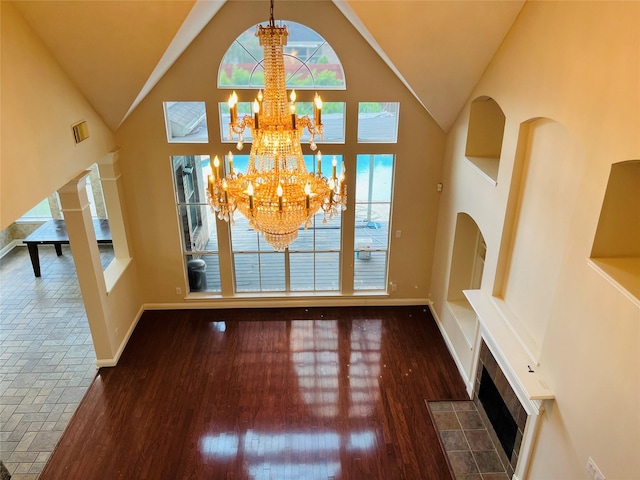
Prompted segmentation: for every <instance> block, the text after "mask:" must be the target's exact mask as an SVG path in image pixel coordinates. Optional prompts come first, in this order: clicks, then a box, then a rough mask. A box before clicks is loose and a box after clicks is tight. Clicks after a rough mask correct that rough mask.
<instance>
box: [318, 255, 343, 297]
mask: <svg viewBox="0 0 640 480" xmlns="http://www.w3.org/2000/svg"><path fill="white" fill-rule="evenodd" d="M315 271H316V290H339V289H340V253H339V252H327V253H316V259H315Z"/></svg>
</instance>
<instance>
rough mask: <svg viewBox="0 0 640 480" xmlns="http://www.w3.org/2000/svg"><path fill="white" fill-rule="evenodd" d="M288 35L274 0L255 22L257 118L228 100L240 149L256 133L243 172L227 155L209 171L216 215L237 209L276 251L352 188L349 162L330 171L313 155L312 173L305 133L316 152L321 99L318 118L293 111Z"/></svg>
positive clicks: (229, 215)
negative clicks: (223, 165) (260, 78)
mask: <svg viewBox="0 0 640 480" xmlns="http://www.w3.org/2000/svg"><path fill="white" fill-rule="evenodd" d="M288 35H289V32H288V30H287V27H286V26H284V25H283V26H281V27H278V26H276V24H275V22H274V20H273V0H271V17H270V20H269V25H268V26H266V27H263V26H262V25H258V30H257V32H256V36H257V37H258V39H259V41H260V45H261V46H262V47H263V48H264V93H263V92H262V90H261V91H260V92H258V95H257V98H256V99H255V100H254V102H253V116H251V115H245V116H243V117H242V118H240V117H239V116H238V97H237V95H236V93H235V92H233V93H232V94H231V97H230V98H229V111H230V117H231V118H230V122H229V138H230V139H234V140H235V139H237V141H238V144H237V147H238V150H240V149H242V146H243V142H244V135H243V134H244V131H245V129H246V128H249V129H250V130H251V135H252V138H253V142H252V144H251V152H250V154H249V164H248V166H247V170H246V172H245V173H244V174H243V173H238V172H236V171H234V169H233V156H232V154H231V152H229V157H228V160H229V164H228V171H227V172H226V175H222V174H221V172H220V160H219V159H218V157H215V159H214V161H213V169H212V173H211V175H210V176H209V186H208V200H209V204H210V205H211V208H212V210H213V211H214V212H215V213H216V214H217V215H218V218H219V219H221V220H225V221H231V223H232V224H233V214H234V213H235V212H236V210H239V211H240V213H241V214H242V215H244V216H245V217H246V218H247V219H248V220H249V225H250V226H251V227H252V228H253V229H254V230H256V231H257V232H262V234H263V236H264V239H265V240H266V241H267V242H268V243H269V244H270V245H271V246H273V248H274V249H276V250H278V251H282V250H285V249H286V248H287V247H289V245H291V243H292V242H294V241H295V240H296V238H298V229H299V228H300V227H301V226H304V228H305V229H306V228H307V227H308V226H310V225H311V223H312V218H313V216H314V215H315V214H316V212H318V211H319V210H320V209H322V211H323V212H324V223H327V219H329V220H331V219H332V218H333V216H334V215H336V214H337V213H338V212H339V211H340V210H344V209H345V208H346V203H347V186H346V184H345V168H344V163H343V164H342V165H341V168H340V172H338V171H337V161H336V158H335V157H334V158H333V162H332V171H331V176H330V177H329V176H324V175H323V172H322V154H321V153H320V151H318V153H317V155H316V160H317V165H318V167H317V172H316V173H315V174H314V173H310V172H308V171H307V167H306V165H305V162H304V157H303V155H302V146H301V144H300V137H301V136H302V134H303V133H304V131H305V129H306V130H307V131H308V132H309V135H310V148H311V150H316V149H317V146H316V142H315V139H316V137H318V138H320V139H322V135H323V126H322V116H321V113H322V100H321V99H320V97H319V96H318V95H317V94H316V96H315V99H314V118H313V119H311V118H309V117H308V116H302V117H300V116H298V115H296V104H295V101H296V93H295V90H292V91H291V94H290V96H289V99H287V92H286V77H285V68H284V56H283V47H284V46H285V45H286V44H287V36H288Z"/></svg>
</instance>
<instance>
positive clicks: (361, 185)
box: [354, 155, 393, 290]
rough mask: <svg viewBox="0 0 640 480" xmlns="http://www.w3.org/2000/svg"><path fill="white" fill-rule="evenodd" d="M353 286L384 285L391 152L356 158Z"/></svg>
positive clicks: (363, 288)
mask: <svg viewBox="0 0 640 480" xmlns="http://www.w3.org/2000/svg"><path fill="white" fill-rule="evenodd" d="M356 162H357V163H356V171H357V176H356V205H355V238H354V246H355V264H354V289H355V290H371V289H374V290H375V289H386V283H387V282H386V275H387V251H388V248H389V219H390V217H391V194H392V184H393V155H358V156H357V158H356Z"/></svg>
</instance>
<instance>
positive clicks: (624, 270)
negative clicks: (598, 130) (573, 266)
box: [591, 160, 640, 301]
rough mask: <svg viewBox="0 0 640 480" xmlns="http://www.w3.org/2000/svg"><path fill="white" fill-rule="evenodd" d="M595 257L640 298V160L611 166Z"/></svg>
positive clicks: (601, 267)
mask: <svg viewBox="0 0 640 480" xmlns="http://www.w3.org/2000/svg"><path fill="white" fill-rule="evenodd" d="M591 260H592V261H593V263H594V264H595V266H596V267H597V268H598V269H599V270H600V271H601V272H602V273H603V274H604V275H606V276H607V277H608V278H609V279H610V280H612V281H613V283H614V284H615V285H616V286H618V287H620V288H622V289H623V290H624V291H625V293H628V294H630V295H631V296H632V297H633V298H634V299H635V300H636V301H640V160H628V161H625V162H619V163H614V164H613V165H612V166H611V171H610V173H609V182H608V183H607V190H606V192H605V196H604V201H603V202H602V209H601V211H600V218H599V220H598V228H597V229H596V235H595V238H594V241H593V247H592V249H591Z"/></svg>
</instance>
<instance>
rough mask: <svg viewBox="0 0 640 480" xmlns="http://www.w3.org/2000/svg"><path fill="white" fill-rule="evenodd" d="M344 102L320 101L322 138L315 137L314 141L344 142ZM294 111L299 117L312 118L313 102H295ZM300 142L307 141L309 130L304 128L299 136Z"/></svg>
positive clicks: (319, 142)
mask: <svg viewBox="0 0 640 480" xmlns="http://www.w3.org/2000/svg"><path fill="white" fill-rule="evenodd" d="M344 112H345V103H344V102H323V103H322V125H323V130H324V132H323V136H322V139H320V138H319V137H316V143H317V144H322V143H344V142H345V135H344V119H345V114H344ZM296 113H297V114H298V116H300V117H304V116H305V115H307V116H309V118H311V119H313V103H312V102H296ZM300 141H301V142H302V143H308V142H309V132H308V131H307V130H306V129H305V130H303V132H302V136H301V137H300Z"/></svg>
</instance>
